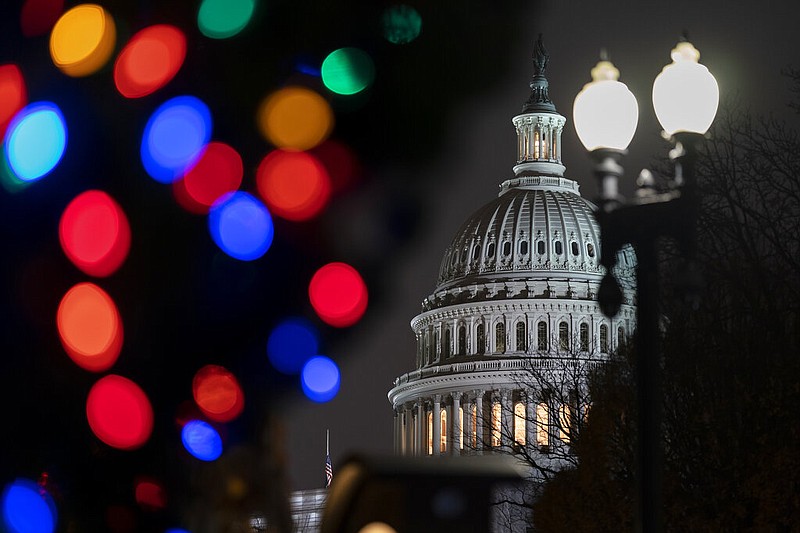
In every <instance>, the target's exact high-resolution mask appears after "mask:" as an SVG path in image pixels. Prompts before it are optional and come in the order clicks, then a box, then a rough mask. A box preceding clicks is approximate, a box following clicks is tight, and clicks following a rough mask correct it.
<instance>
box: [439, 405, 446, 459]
mask: <svg viewBox="0 0 800 533" xmlns="http://www.w3.org/2000/svg"><path fill="white" fill-rule="evenodd" d="M439 420H440V422H441V427H442V430H441V434H442V435H441V438H440V439H439V451H441V452H442V453H444V452H446V451H447V409H442V411H441V413H440V418H439Z"/></svg>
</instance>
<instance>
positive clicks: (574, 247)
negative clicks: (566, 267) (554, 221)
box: [569, 241, 580, 255]
mask: <svg viewBox="0 0 800 533" xmlns="http://www.w3.org/2000/svg"><path fill="white" fill-rule="evenodd" d="M569 246H570V248H571V249H572V255H578V253H579V252H580V250H579V249H578V243H577V242H575V241H572V242H571V243H570V245H569Z"/></svg>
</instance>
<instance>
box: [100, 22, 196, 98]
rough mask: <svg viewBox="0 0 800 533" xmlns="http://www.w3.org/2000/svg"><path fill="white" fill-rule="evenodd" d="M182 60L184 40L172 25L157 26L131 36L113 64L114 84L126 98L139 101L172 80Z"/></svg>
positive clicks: (184, 46) (181, 33) (181, 34)
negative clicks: (138, 99)
mask: <svg viewBox="0 0 800 533" xmlns="http://www.w3.org/2000/svg"><path fill="white" fill-rule="evenodd" d="M185 58H186V37H185V36H184V34H183V32H182V31H181V30H179V29H178V28H176V27H175V26H170V25H168V24H157V25H155V26H150V27H147V28H145V29H143V30H141V31H139V32H138V33H137V34H136V35H134V36H133V37H131V39H130V40H129V41H128V44H126V45H125V48H123V49H122V52H120V53H119V56H117V61H116V63H115V64H114V84H115V85H116V86H117V90H118V91H119V92H120V94H122V96H125V97H126V98H141V97H142V96H147V95H148V94H150V93H152V92H155V91H157V90H158V89H160V88H161V87H163V86H164V85H166V84H167V83H169V81H170V80H171V79H172V78H173V77H175V75H176V74H177V73H178V71H179V70H180V68H181V66H182V65H183V61H184V59H185Z"/></svg>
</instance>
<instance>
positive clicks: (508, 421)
mask: <svg viewBox="0 0 800 533" xmlns="http://www.w3.org/2000/svg"><path fill="white" fill-rule="evenodd" d="M513 415H514V407H513V406H512V405H511V392H510V391H509V390H507V389H503V390H501V391H500V444H501V446H502V447H503V448H506V449H508V448H510V447H511V443H512V442H513V438H514V419H513Z"/></svg>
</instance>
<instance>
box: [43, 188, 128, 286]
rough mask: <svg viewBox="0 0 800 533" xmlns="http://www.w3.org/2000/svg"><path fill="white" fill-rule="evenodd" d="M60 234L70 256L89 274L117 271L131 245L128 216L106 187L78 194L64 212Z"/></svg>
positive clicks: (105, 274)
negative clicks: (105, 191)
mask: <svg viewBox="0 0 800 533" xmlns="http://www.w3.org/2000/svg"><path fill="white" fill-rule="evenodd" d="M58 236H59V239H60V241H61V248H62V249H63V250H64V253H65V254H66V256H67V257H68V258H69V260H70V261H72V262H73V263H74V264H75V266H76V267H78V268H79V269H81V270H82V271H83V272H85V273H86V274H89V275H90V276H98V277H104V276H108V275H110V274H112V273H114V272H115V271H116V270H117V269H118V268H119V267H120V265H121V264H122V263H123V261H125V258H126V257H127V256H128V251H129V250H130V247H131V228H130V225H129V224H128V218H127V217H126V216H125V212H124V211H123V210H122V208H121V207H120V206H119V204H117V202H115V201H114V199H113V198H111V197H110V196H109V195H107V194H106V193H104V192H103V191H96V190H92V191H86V192H84V193H82V194H79V195H78V196H76V197H75V198H74V199H73V200H72V202H70V203H69V205H68V206H67V208H66V209H65V210H64V213H63V214H62V215H61V221H60V222H59V225H58Z"/></svg>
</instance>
